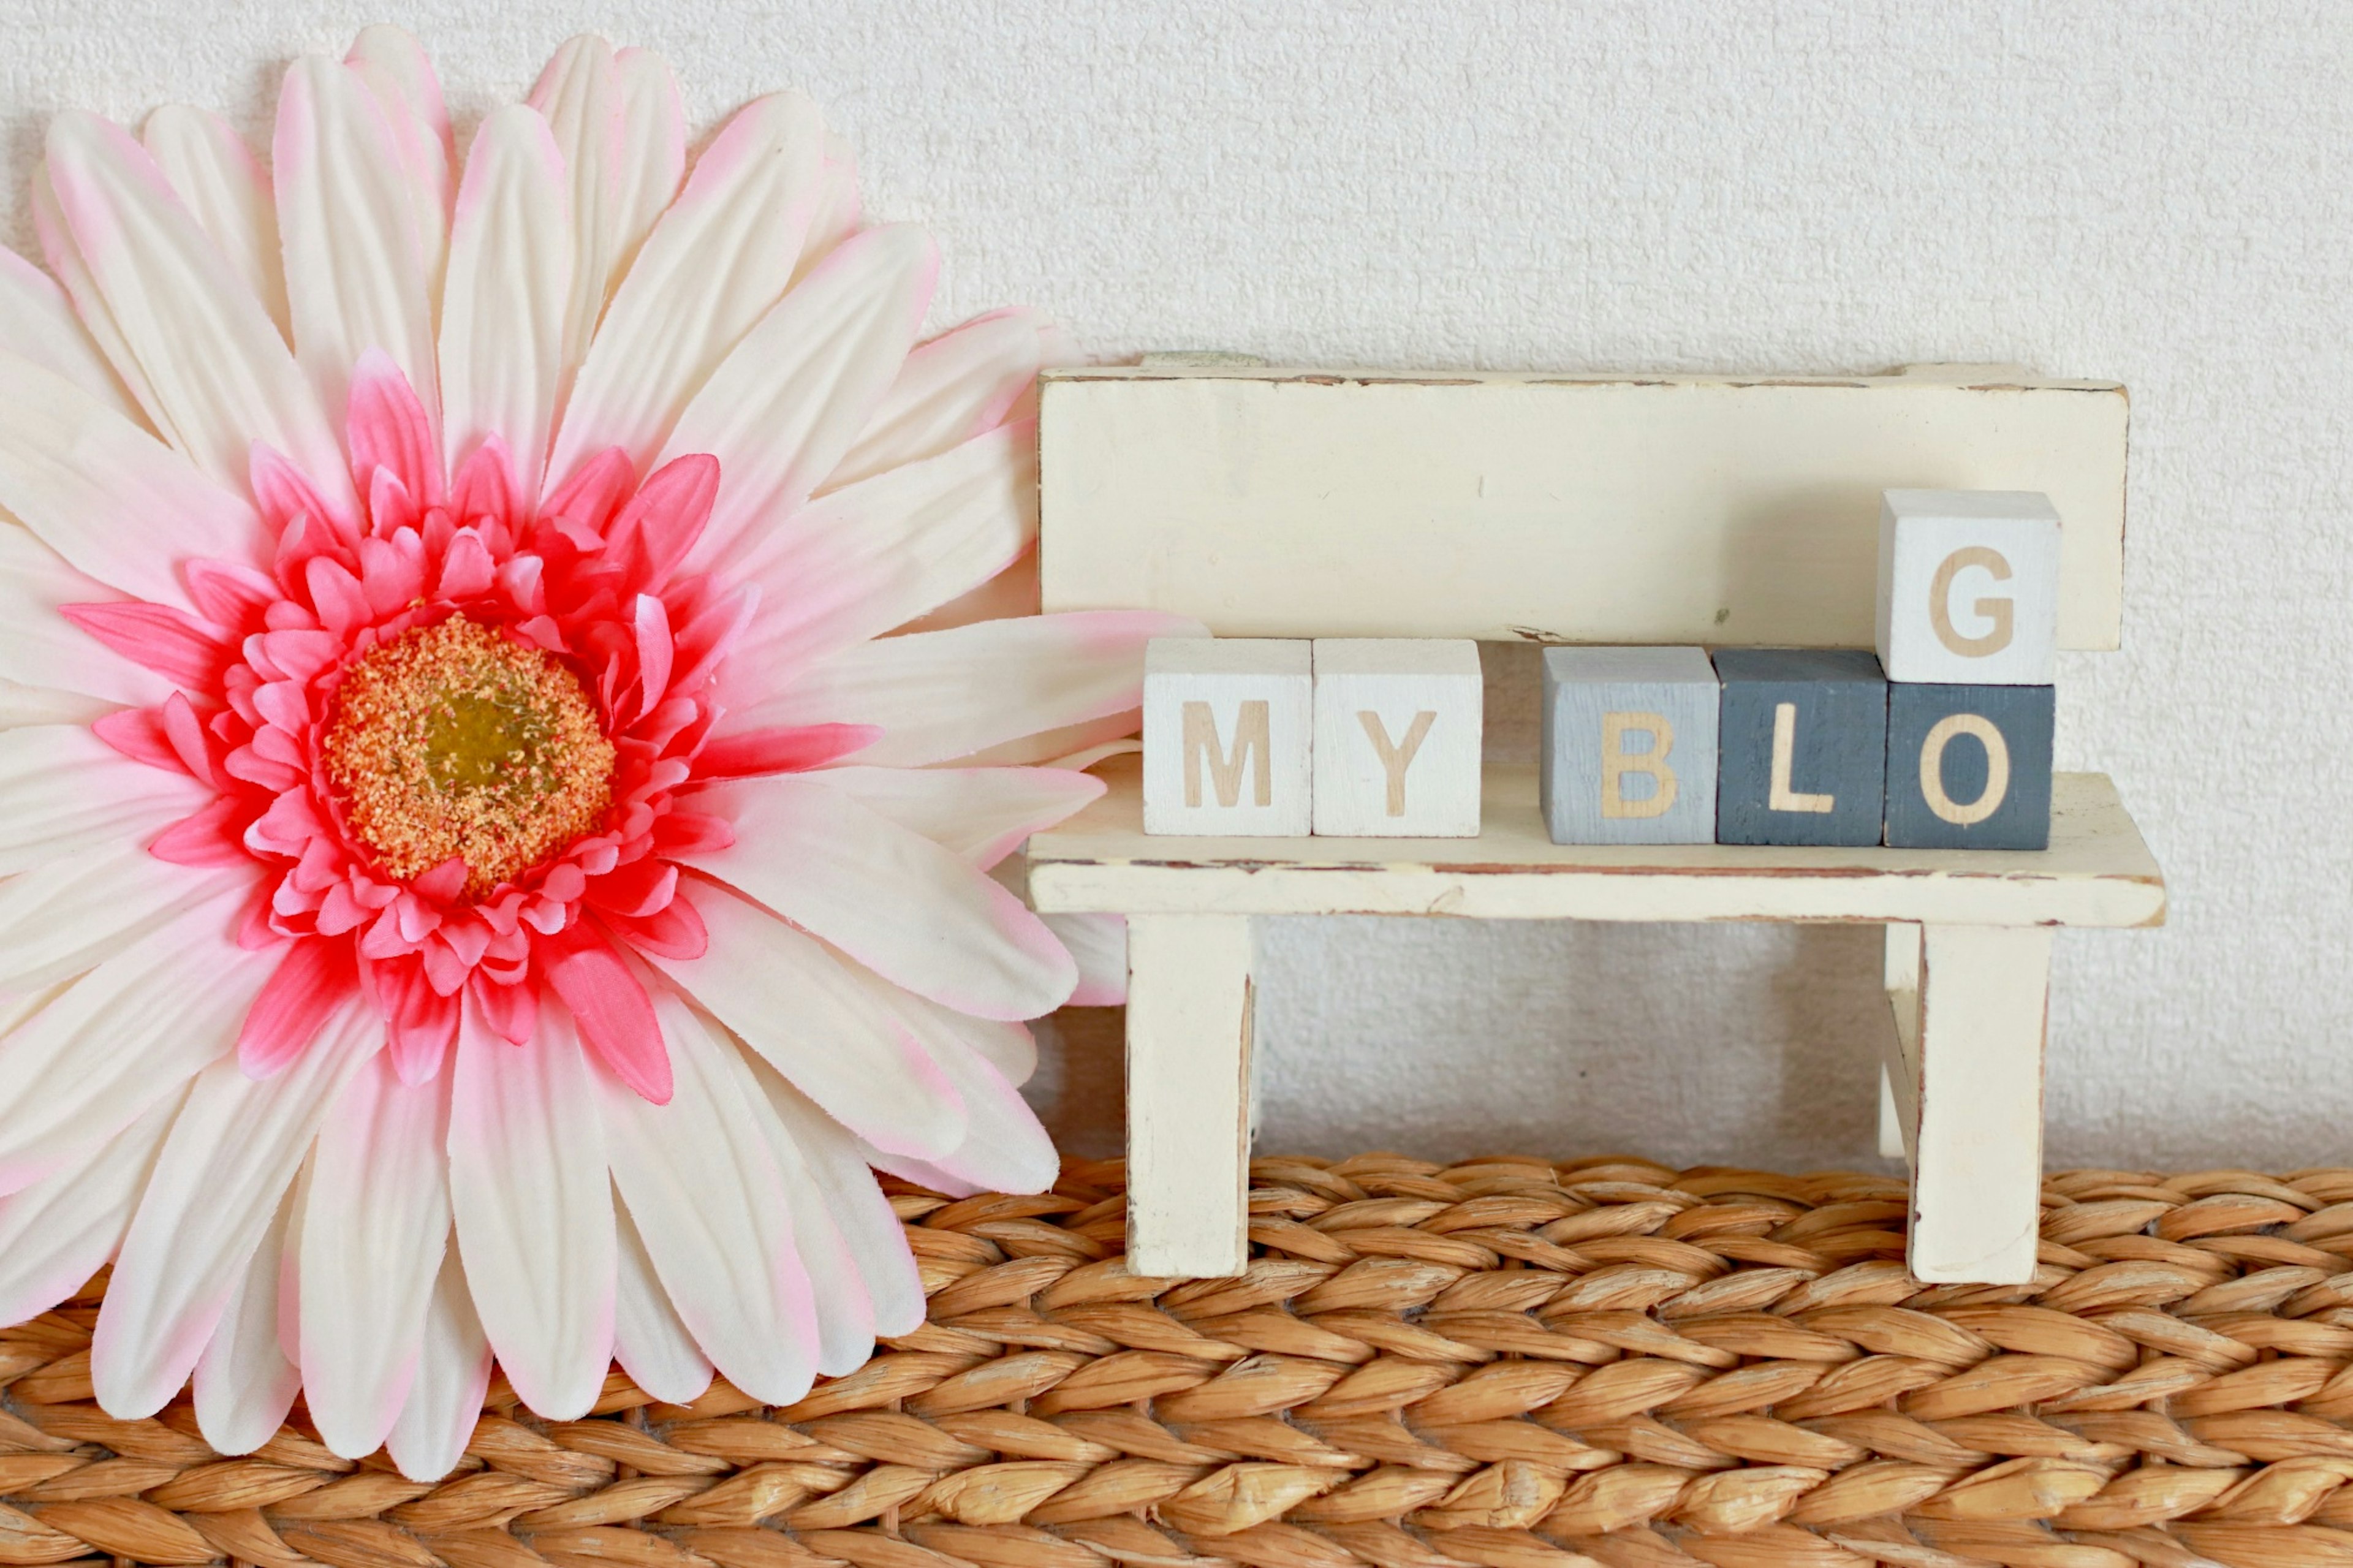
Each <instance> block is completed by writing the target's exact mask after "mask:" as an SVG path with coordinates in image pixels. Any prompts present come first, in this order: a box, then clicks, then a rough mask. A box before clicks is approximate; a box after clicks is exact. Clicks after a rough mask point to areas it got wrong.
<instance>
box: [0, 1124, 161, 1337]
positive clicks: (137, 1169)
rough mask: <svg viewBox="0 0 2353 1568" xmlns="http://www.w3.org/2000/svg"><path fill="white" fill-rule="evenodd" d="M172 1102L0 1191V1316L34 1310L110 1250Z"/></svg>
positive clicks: (66, 1290)
mask: <svg viewBox="0 0 2353 1568" xmlns="http://www.w3.org/2000/svg"><path fill="white" fill-rule="evenodd" d="M179 1108H180V1097H179V1096H177V1095H174V1096H173V1097H172V1098H170V1099H168V1100H164V1101H163V1102H161V1103H160V1104H157V1105H154V1106H153V1107H151V1108H149V1109H148V1110H146V1111H144V1112H143V1113H142V1114H141V1115H140V1117H139V1119H138V1120H137V1121H133V1122H132V1124H131V1125H130V1126H128V1127H126V1128H124V1129H123V1130H122V1131H120V1132H118V1133H116V1134H115V1135H114V1136H113V1137H112V1138H111V1139H109V1140H107V1142H106V1143H105V1144H104V1146H102V1147H101V1148H100V1149H99V1150H98V1152H96V1153H94V1154H91V1155H90V1157H89V1158H88V1159H86V1160H83V1161H81V1162H80V1163H78V1164H75V1165H72V1166H69V1167H68V1168H66V1169H64V1170H61V1171H59V1172H58V1173H56V1174H55V1175H53V1176H49V1177H47V1178H46V1179H44V1180H42V1181H40V1182H37V1183H36V1184H34V1185H32V1186H29V1187H26V1189H25V1190H24V1191H23V1192H21V1193H11V1194H9V1195H8V1196H6V1197H5V1198H0V1323H21V1322H24V1321H26V1320H27V1319H30V1318H37V1317H39V1316H40V1315H41V1314H42V1313H43V1312H46V1311H47V1310H49V1309H50V1308H52V1307H54V1306H56V1305H57V1304H58V1302H60V1301H62V1300H65V1299H66V1298H67V1297H69V1296H70V1295H72V1294H73V1293H74V1292H75V1291H77V1290H79V1289H81V1288H82V1287H83V1286H84V1285H86V1284H88V1283H90V1276H91V1275H93V1274H95V1273H97V1272H98V1270H99V1268H100V1265H102V1264H104V1263H105V1262H106V1260H107V1259H108V1258H112V1257H113V1256H114V1249H115V1248H116V1247H120V1246H121V1245H122V1233H123V1232H124V1231H126V1230H128V1229H130V1228H131V1215H132V1211H133V1210H135V1209H136V1208H137V1207H138V1206H139V1194H141V1193H142V1192H143V1191H145V1190H146V1186H147V1176H148V1173H150V1172H151V1171H153V1169H154V1167H155V1151H156V1150H158V1149H160V1148H162V1147H163V1145H164V1133H166V1132H168V1131H171V1128H172V1118H173V1117H174V1115H176V1114H177V1113H178V1111H179Z"/></svg>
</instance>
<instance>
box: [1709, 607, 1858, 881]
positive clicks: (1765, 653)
mask: <svg viewBox="0 0 2353 1568" xmlns="http://www.w3.org/2000/svg"><path fill="white" fill-rule="evenodd" d="M1715 673H1716V676H1717V678H1718V679H1721V680H1722V681H1723V682H1724V697H1723V713H1724V717H1723V721H1722V724H1721V726H1720V729H1719V733H1718V740H1717V742H1716V744H1717V747H1718V750H1719V752H1721V755H1722V758H1723V764H1722V766H1721V768H1720V769H1719V770H1718V772H1717V775H1716V796H1715V837H1716V841H1717V842H1718V843H1721V844H1838V845H1863V844H1877V843H1878V842H1880V835H1881V830H1882V823H1881V816H1882V814H1881V810H1880V806H1881V801H1882V798H1883V789H1884V785H1885V782H1886V769H1887V680H1886V678H1885V677H1883V675H1881V674H1880V672H1879V660H1878V659H1877V658H1873V655H1872V653H1871V650H1870V649H1868V648H1795V647H1792V648H1771V647H1747V648H1722V649H1719V650H1717V653H1716V656H1715Z"/></svg>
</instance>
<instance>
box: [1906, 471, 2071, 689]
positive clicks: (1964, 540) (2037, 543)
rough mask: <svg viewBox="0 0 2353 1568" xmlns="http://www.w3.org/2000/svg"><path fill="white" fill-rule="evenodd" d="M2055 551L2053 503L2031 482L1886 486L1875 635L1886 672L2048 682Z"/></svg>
mask: <svg viewBox="0 0 2353 1568" xmlns="http://www.w3.org/2000/svg"><path fill="white" fill-rule="evenodd" d="M2059 560H2060V528H2059V513H2058V511H2057V510H2056V509H2054V508H2053V507H2052V504H2051V500H2050V498H2049V497H2047V496H2045V495H2043V494H2042V493H2041V492H2040V491H2036V490H1888V491H1885V492H1884V493H1883V496H1882V499H1881V501H1880V510H1879V628H1878V642H1879V662H1880V663H1881V665H1883V667H1885V668H1886V671H1887V679H1890V680H1900V681H1906V682H1936V683H1939V684H1946V685H1954V686H2048V685H2050V684H2051V682H2052V673H2053V671H2054V669H2055V667H2056V658H2055V653H2056V649H2057V647H2058V638H2059Z"/></svg>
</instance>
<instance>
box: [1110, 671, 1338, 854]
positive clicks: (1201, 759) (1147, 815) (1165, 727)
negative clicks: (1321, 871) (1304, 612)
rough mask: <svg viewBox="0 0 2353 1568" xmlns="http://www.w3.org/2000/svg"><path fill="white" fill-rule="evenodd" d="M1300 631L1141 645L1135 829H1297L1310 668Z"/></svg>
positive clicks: (1303, 823) (1302, 814)
mask: <svg viewBox="0 0 2353 1568" xmlns="http://www.w3.org/2000/svg"><path fill="white" fill-rule="evenodd" d="M1309 646H1310V645H1309V644H1307V643H1306V642H1304V641H1293V640H1281V639H1266V638H1255V637H1215V638H1212V637H1157V638H1155V639H1154V640H1153V641H1152V643H1151V644H1150V645H1148V646H1147V647H1145V653H1144V831H1145V832H1146V833H1183V834H1204V835H1219V834H1231V835H1237V836H1273V837H1304V836H1305V835H1306V833H1307V831H1308V828H1309V826H1310V824H1311V821H1312V819H1313V816H1314V794H1313V786H1312V784H1311V776H1312V775H1311V770H1310V767H1309V761H1310V757H1311V754H1312V747H1313V723H1314V721H1313V717H1312V713H1313V706H1314V696H1313V693H1314V662H1313V656H1312V655H1311V653H1310V651H1309Z"/></svg>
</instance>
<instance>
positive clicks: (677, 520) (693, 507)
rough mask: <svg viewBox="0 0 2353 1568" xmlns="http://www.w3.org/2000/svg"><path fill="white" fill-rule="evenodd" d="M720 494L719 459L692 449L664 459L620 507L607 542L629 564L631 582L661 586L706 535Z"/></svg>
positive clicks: (607, 533)
mask: <svg viewBox="0 0 2353 1568" xmlns="http://www.w3.org/2000/svg"><path fill="white" fill-rule="evenodd" d="M718 495H719V459H718V458H713V457H711V456H709V455H708V454H706V453H691V454H689V455H688V456H686V457H683V458H676V459H674V460H673V461H670V462H668V463H665V464H663V465H662V466H661V468H659V470H657V471H656V472H655V474H654V476H653V477H652V478H651V479H648V480H647V481H646V482H645V484H644V486H643V487H642V488H640V489H638V493H637V496H636V498H635V499H634V500H631V501H630V502H629V504H628V506H626V507H624V508H623V509H622V510H621V515H620V516H619V517H618V518H617V519H616V520H615V521H614V523H613V526H612V527H611V528H610V529H609V530H607V532H606V543H607V547H608V548H610V549H611V550H612V551H613V552H615V553H616V554H617V555H619V556H620V557H621V559H623V560H624V561H626V562H628V565H629V574H630V577H631V579H632V580H633V581H636V582H639V583H643V584H647V585H648V586H649V587H654V588H659V587H661V586H662V585H663V584H667V583H668V582H669V581H670V573H671V572H672V571H673V570H675V569H676V567H677V565H678V563H679V562H680V561H681V560H683V559H684V558H685V556H686V552H688V551H690V550H691V549H693V548H694V542H695V541H696V540H698V539H700V538H702V530H703V526H704V525H705V524H706V523H708V522H709V521H711V506H712V501H714V500H717V499H718Z"/></svg>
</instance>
